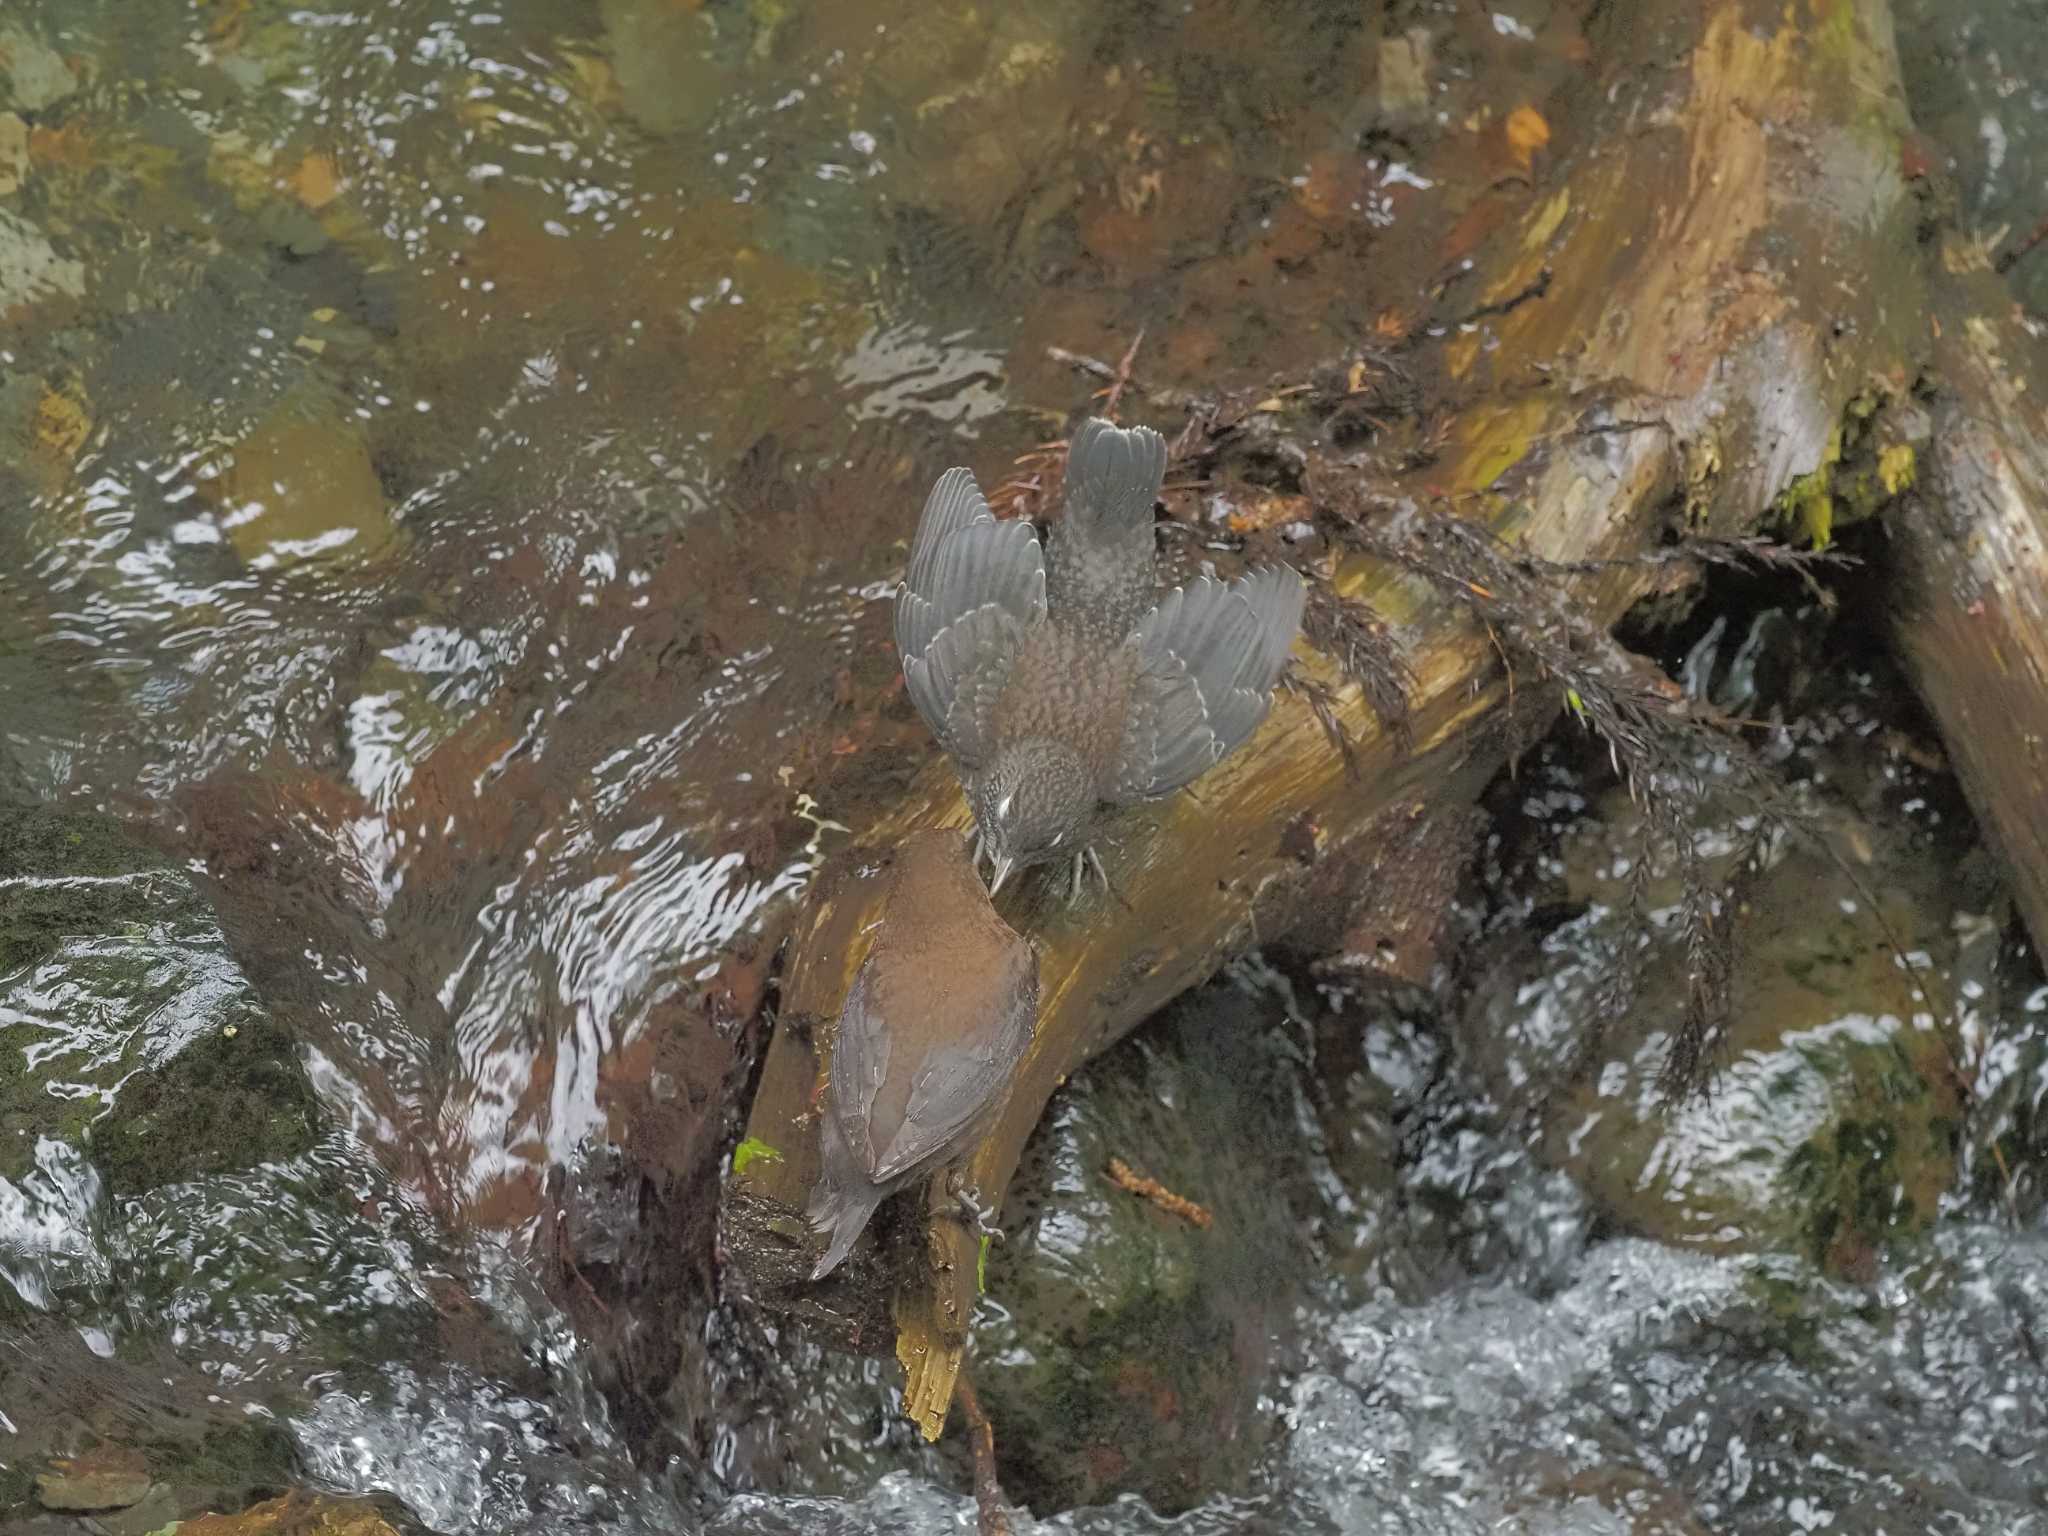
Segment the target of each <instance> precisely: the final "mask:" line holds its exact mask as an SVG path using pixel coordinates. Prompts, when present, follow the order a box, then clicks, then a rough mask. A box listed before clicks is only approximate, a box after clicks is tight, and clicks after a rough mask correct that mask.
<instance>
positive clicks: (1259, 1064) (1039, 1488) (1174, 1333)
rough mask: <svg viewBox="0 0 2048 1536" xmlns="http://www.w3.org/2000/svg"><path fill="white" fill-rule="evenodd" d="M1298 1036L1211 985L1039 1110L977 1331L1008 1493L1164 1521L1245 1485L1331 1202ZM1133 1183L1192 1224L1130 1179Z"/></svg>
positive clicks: (1241, 989)
mask: <svg viewBox="0 0 2048 1536" xmlns="http://www.w3.org/2000/svg"><path fill="white" fill-rule="evenodd" d="M1301 1038H1302V1036H1301V1026H1300V1025H1299V1024H1296V1023H1293V1022H1291V1021H1290V1019H1289V1015H1288V1009H1287V1006H1286V1003H1285V1001H1284V998H1283V997H1282V996H1281V995H1280V993H1279V992H1278V991H1277V990H1270V989H1266V988H1261V989H1260V990H1258V991H1253V990H1251V989H1250V988H1248V987H1246V986H1243V985H1239V984H1234V983H1231V982H1223V983H1219V984H1217V985H1215V986H1212V987H1210V988H1207V989H1205V990H1203V991H1202V992H1200V993H1197V994H1196V995H1195V996H1194V997H1192V998H1191V999H1189V1000H1188V1001H1186V1002H1185V1003H1183V1004H1181V1005H1179V1006H1177V1007H1176V1008H1174V1009H1173V1010H1171V1011H1170V1013H1169V1014H1168V1016H1167V1017H1166V1018H1165V1019H1163V1020H1162V1021H1160V1022H1159V1023H1157V1024H1155V1025H1154V1026H1152V1027H1151V1028H1149V1029H1148V1030H1146V1031H1145V1032H1144V1033H1142V1034H1140V1035H1138V1036H1136V1037H1134V1038H1133V1039H1132V1040H1130V1041H1129V1042H1126V1043H1125V1044H1124V1045H1122V1046H1120V1047H1118V1048H1117V1049H1116V1050H1115V1051H1113V1052H1112V1053H1110V1055H1108V1056H1107V1057H1105V1058H1104V1059H1103V1060H1101V1061H1100V1062H1098V1063H1096V1064H1094V1065H1093V1066H1091V1067H1090V1068H1089V1069H1088V1071H1087V1072H1085V1073H1084V1074H1082V1075H1081V1076H1080V1077H1078V1078H1076V1079H1075V1080H1074V1081H1073V1082H1072V1083H1070V1084H1068V1086H1067V1087H1066V1088H1065V1089H1064V1090H1062V1092H1061V1094H1060V1096H1059V1097H1058V1098H1057V1099H1056V1100H1055V1101H1054V1103H1053V1106H1052V1108H1051V1110H1050V1112H1049V1113H1048V1115H1047V1116H1046V1118H1045V1120H1044V1121H1042V1122H1041V1124H1040V1126H1039V1128H1038V1131H1037V1133H1036V1134H1035V1136H1034V1137H1033V1140H1032V1143H1031V1144H1030V1146H1029V1147H1028V1148H1027V1150H1026V1154H1025V1157H1026V1163H1025V1171H1024V1172H1023V1173H1022V1174H1021V1175H1020V1176H1019V1178H1018V1180H1017V1181H1016V1183H1015V1184H1013V1186H1012V1192H1011V1199H1010V1210H1009V1212H1008V1215H1007V1219H1006V1221H1005V1226H1006V1228H1007V1229H1008V1230H1009V1231H1010V1233H1011V1236H1012V1240H1011V1242H1010V1243H1009V1244H1008V1245H999V1246H998V1247H997V1248H996V1249H994V1250H993V1251H992V1252H991V1254H990V1257H989V1260H988V1294H989V1297H990V1299H991V1302H992V1303H993V1305H991V1306H989V1307H986V1308H984V1315H983V1316H982V1317H981V1318H980V1319H979V1320H978V1321H977V1324H976V1330H975V1340H976V1342H975V1358H974V1362H973V1365H972V1371H973V1376H974V1381H975V1385H976V1388H977V1390H978V1391H979V1393H980V1394H981V1397H982V1400H983V1402H984V1403H985V1404H986V1406H987V1411H988V1413H989V1416H990V1418H991V1420H992V1421H993V1422H994V1423H995V1424H996V1425H997V1426H999V1427H998V1430H997V1434H996V1450H997V1455H998V1457H999V1458H1000V1459H1001V1461H1002V1464H1003V1478H1004V1488H1005V1490H1006V1491H1007V1492H1008V1493H1009V1495H1010V1496H1011V1497H1012V1498H1014V1499H1017V1500H1019V1501H1020V1502H1025V1503H1029V1504H1030V1505H1031V1506H1032V1507H1033V1508H1035V1509H1039V1510H1041V1511H1050V1510H1052V1509H1059V1508H1067V1507H1070V1506H1073V1505H1078V1504H1093V1503H1098V1502H1103V1501H1105V1500H1107V1499H1110V1498H1112V1497H1114V1496H1116V1495H1118V1494H1122V1493H1137V1494H1139V1495H1142V1496H1143V1497H1144V1498H1145V1499H1146V1500H1147V1501H1148V1502H1149V1503H1150V1504H1151V1505H1152V1507H1154V1508H1155V1509H1158V1510H1161V1511H1166V1512H1172V1511H1177V1510H1182V1509H1187V1508H1189V1507H1191V1506H1192V1505H1194V1504H1196V1503H1198V1502H1200V1501H1201V1500H1202V1499H1203V1498H1205V1497H1207V1496H1209V1495H1211V1494H1214V1493H1216V1492H1218V1491H1237V1490H1239V1489H1241V1488H1242V1486H1243V1485H1244V1483H1245V1482H1246V1480H1247V1478H1248V1477H1249V1475H1250V1473H1251V1470H1252V1468H1253V1466H1254V1464H1255V1463H1256V1461H1257V1459H1258V1457H1259V1455H1260V1454H1261V1452H1262V1450H1263V1448H1264V1447H1265V1446H1266V1445H1267V1443H1268V1441H1269V1439H1270V1437H1271V1434H1272V1433H1273V1431H1274V1430H1275V1428H1276V1425H1275V1421H1274V1419H1273V1417H1272V1415H1271V1414H1270V1413H1268V1412H1264V1411H1262V1410H1261V1408H1260V1403H1261V1399H1262V1397H1263V1396H1264V1395H1266V1394H1269V1393H1271V1392H1273V1391H1275V1390H1277V1383H1278V1381H1279V1379H1280V1377H1281V1375H1282V1373H1283V1372H1284V1371H1285V1370H1286V1369H1287V1368H1288V1366H1289V1364H1290V1363H1291V1361H1292V1359H1293V1351H1294V1344H1295V1341H1294V1339H1293V1327H1294V1320H1295V1317H1296V1315H1297V1312H1298V1309H1299V1308H1300V1306H1301V1304H1302V1302H1303V1301H1304V1300H1305V1298H1306V1295H1307V1292H1308V1289H1309V1287H1310V1285H1311V1283H1312V1275H1313V1269H1314V1242H1313V1237H1312V1234H1313V1233H1314V1231H1315V1230H1316V1229H1317V1228H1318V1227H1320V1226H1321V1225H1323V1224H1324V1222H1325V1219H1326V1217H1327V1216H1328V1214H1329V1202H1331V1201H1332V1199H1333V1189H1332V1186H1333V1184H1334V1180H1333V1179H1332V1178H1331V1177H1330V1175H1329V1171H1328V1168H1327V1165H1326V1164H1322V1163H1321V1162H1320V1159H1319V1155H1318V1149H1319V1146H1320V1139H1319V1138H1318V1137H1317V1136H1316V1135H1314V1134H1313V1133H1312V1130H1311V1127H1312V1122H1313V1112H1312V1111H1311V1110H1310V1108H1309V1106H1308V1104H1307V1102H1306V1100H1305V1099H1304V1097H1303V1095H1302V1085H1301V1054H1302V1053H1301V1043H1300V1042H1301ZM1113 1163H1114V1164H1120V1165H1121V1167H1122V1169H1123V1170H1127V1171H1125V1172H1118V1171H1113V1170H1112V1164H1113ZM1132 1175H1135V1176H1136V1177H1135V1178H1134V1177H1131V1176H1132ZM1147 1178H1149V1179H1151V1180H1155V1181H1157V1183H1158V1184H1159V1185H1161V1186H1164V1190H1165V1192H1166V1193H1167V1194H1168V1195H1170V1196H1171V1197H1178V1199H1180V1200H1183V1201H1186V1202H1189V1203H1190V1205H1192V1206H1194V1207H1199V1208H1200V1216H1198V1217H1196V1218H1195V1219H1190V1216H1191V1215H1193V1214H1194V1213H1193V1212H1192V1211H1190V1210H1188V1209H1186V1208H1185V1207H1183V1208H1180V1209H1175V1208H1173V1206H1172V1201H1171V1200H1170V1199H1169V1200H1166V1201H1164V1202H1158V1203H1155V1201H1154V1200H1152V1199H1148V1198H1146V1197H1145V1196H1143V1195H1141V1194H1140V1193H1136V1192H1134V1191H1133V1190H1132V1189H1131V1188H1130V1187H1129V1186H1130V1185H1132V1184H1135V1183H1137V1182H1138V1181H1139V1180H1140V1179H1147ZM1202 1218H1206V1220H1207V1223H1208V1224H1207V1225H1202V1224H1200V1221H1201V1219H1202Z"/></svg>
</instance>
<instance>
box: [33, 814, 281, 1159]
mask: <svg viewBox="0 0 2048 1536" xmlns="http://www.w3.org/2000/svg"><path fill="white" fill-rule="evenodd" d="M0 870H5V871H7V874H8V877H7V879H6V880H5V882H4V883H0V1129H4V1130H5V1131H6V1132H8V1134H7V1135H6V1136H5V1137H4V1138H0V1176H5V1177H17V1176H19V1175H20V1173H21V1172H22V1171H24V1169H25V1167H26V1164H25V1162H24V1161H23V1160H24V1159H25V1158H27V1157H29V1156H30V1155H31V1154H32V1153H33V1151H34V1148H35V1146H36V1143H37V1139H38V1138H45V1137H54V1138H56V1139H57V1140H58V1141H60V1142H65V1143H69V1144H71V1145H74V1146H77V1147H80V1148H84V1149H86V1150H88V1151H89V1153H90V1155H91V1158H92V1161H93V1164H94V1166H95V1167H96V1168H97V1170H98V1172H99V1174H100V1176H101V1177H103V1178H104V1179H105V1180H106V1182H107V1184H108V1186H109V1187H110V1189H111V1190H112V1191H113V1192H114V1193H116V1194H120V1193H137V1192H141V1191H144V1190H148V1189H152V1188H154V1187H156V1186H157V1185H159V1184H164V1183H173V1182H179V1181H182V1180H185V1179H189V1178H193V1177H196V1176H199V1175H201V1174H206V1173H215V1172H221V1171H224V1170H228V1169H234V1168H242V1167H248V1166H252V1165H253V1164H256V1163H259V1162H268V1161H273V1160H277V1159H284V1158H289V1157H293V1156H296V1155H298V1154H299V1153H301V1152H303V1151H305V1150H306V1149H307V1148H308V1147H310V1146H311V1145H312V1144H313V1141H314V1139H315V1136H316V1134H317V1121H318V1106H317V1103H316V1101H315V1099H314V1096H313V1091H312V1088H311V1086H310V1085H309V1084H308V1083H307V1081H306V1078H305V1074H304V1073H303V1071H302V1070H301V1069H300V1066H299V1062H298V1056H297V1051H296V1048H295V1046H294V1044H293V1041H292V1040H291V1038H290V1036H289V1034H288V1033H287V1032H286V1031H285V1030H284V1029H283V1028H282V1027H281V1026H280V1025H278V1024H277V1023H276V1022H275V1021H274V1020H272V1019H270V1018H269V1017H268V1016H267V1014H266V1013H265V1012H264V1010H263V1009H262V1008H261V1007H260V1006H259V1005H258V1003H257V1001H256V999H255V997H254V995H253V993H252V992H251V990H250V988H249V985H248V982H247V981H246V979H245V978H244V977H243V976H242V974H241V971H240V969H239V968H238V967H237V966H236V964H235V961H234V959H233V957H232V956H231V955H230V954H229V953H228V949H227V941H226V938H225V936H224V935H223V934H222V932H221V930H220V926H219V924H218V922H217V921H216V920H215V919H214V917H213V914H212V912H211V910H210V908H209V907H208V906H207V905H206V903H205V901H204V900H203V899H202V898H201V896H200V895H199V893H198V891H197V890H196V889H195V888H194V887H193V885H192V882H191V879H190V877H189V876H188V875H187V874H186V873H185V872H184V871H183V870H182V869H179V868H177V867H176V866H175V865H172V864H171V863H169V862H168V861H167V860H165V859H163V858H161V857H160V856H158V855H157V854H155V853H154V852H152V851H151V850H149V849H147V848H145V847H144V846H142V845H141V844H139V843H137V842H136V841H135V840H134V839H133V838H132V837H131V836H130V835H129V834H128V833H127V832H126V831H125V830H124V829H123V828H121V827H120V826H119V825H118V824H117V823H114V822H112V821H110V820H108V819H107V818H104V817H99V816H94V815H82V814H74V813H65V812H57V811H50V810H43V809H38V808H31V807H23V806H0Z"/></svg>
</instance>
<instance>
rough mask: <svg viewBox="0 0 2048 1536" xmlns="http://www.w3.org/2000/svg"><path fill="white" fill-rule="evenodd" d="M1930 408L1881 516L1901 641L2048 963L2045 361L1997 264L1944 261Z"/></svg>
mask: <svg viewBox="0 0 2048 1536" xmlns="http://www.w3.org/2000/svg"><path fill="white" fill-rule="evenodd" d="M1943 265H1944V267H1945V268H1947V269H1948V270H1947V271H1945V272H1944V273H1943V274H1942V275H1941V276H1940V277H1939V278H1937V280H1936V284H1935V295H1934V304H1933V306H1932V314H1931V318H1930V327H1931V330H1932V331H1933V333H1934V335H1935V344H1934V368H1933V379H1934V381H1935V393H1934V398H1933V400H1932V402H1931V404H1930V406H1929V408H1928V411H1927V413H1926V417H1925V419H1924V420H1920V419H1914V418H1908V419H1906V420H1905V421H1903V422H1902V423H1900V425H1899V427H1898V429H1897V431H1898V435H1899V436H1900V438H1901V446H1904V447H1914V446H1916V444H1915V443H1914V441H1913V440H1914V439H1919V440H1920V441H1919V443H1918V444H1917V450H1918V459H1917V464H1916V469H1915V474H1914V485H1913V489H1912V491H1911V493H1910V494H1908V495H1905V496H1903V497H1901V498H1899V499H1898V500H1897V501H1896V502H1894V503H1893V504H1892V506H1891V507H1890V509H1889V510H1888V512H1887V514H1886V519H1885V528H1886V532H1887V534H1888V535H1889V538H1890V543H1891V548H1892V554H1893V559H1892V562H1891V566H1890V569H1889V570H1888V572H1887V577H1888V580H1889V582H1890V583H1891V590H1892V594H1893V595H1894V597H1895V599H1896V600H1895V601H1894V602H1892V603H1891V605H1890V614H1891V622H1892V633H1893V637H1894V641H1895V644H1896V646H1897V649H1898V652H1899V654H1900V655H1901V657H1902V658H1903V659H1904V660H1905V662H1906V665H1907V669H1908V671H1909V672H1910V673H1911V674H1912V677H1913V681H1914V686H1915V688H1916V689H1917V690H1918V692H1919V694H1920V697H1921V699H1922V700H1923V701H1924V702H1925V703H1926V705H1927V708H1928V710H1929V712H1930V713H1931V714H1932V715H1933V716H1934V718H1935V721H1936V723H1937V724H1938V725H1939V726H1940V728H1941V736H1942V740H1943V742H1944V744H1945V745H1946V746H1947V748H1948V754H1949V760H1950V762H1951V763H1952V764H1953V765H1954V767H1955V769H1956V774H1957V777H1958V778H1959V779H1960V780H1961V781H1962V785H1963V790H1964V793H1965V795H1966V796H1967V797H1968V799H1969V801H1970V806H1971V809H1973V810H1974V811H1975V812H1976V813H1977V821H1978V824H1979V826H1980V827H1982V828H1983V829H1984V831H1985V833H1986V834H1987V837H1988V841H1989V842H1990V843H1991V845H1992V846H1993V848H1994V849H1996V851H1997V852H1998V853H1999V854H2000V856H2001V858H2002V862H2003V864H2004V867H2005V872H2006V876H2007V879H2008V881H2009V883H2010V885H2011V888H2012V891H2013V896H2014V900H2015V901H2016V902H2017V904H2018V906H2019V909H2020V915H2021V917H2022V919H2023V920H2024V921H2025V922H2026V925H2027V929H2028V931H2029V932H2030V933H2031V934H2032V935H2033V937H2034V942H2035V944H2036V945H2037V946H2043V947H2044V950H2048V346H2044V344H2043V340H2042V338H2041V337H2040V336H2039V334H2038V328H2030V327H2029V325H2028V324H2027V323H2026V322H2025V321H2024V320H2023V319H2022V318H2021V317H2020V316H2019V315H2018V313H2017V312H2016V310H2015V308H2014V305H2013V301H2012V293H2011V290H2010V289H2008V288H2007V287H2006V285H2005V284H2004V282H2003V281H2001V280H2000V279H1999V278H1997V277H1996V276H1994V275H1993V273H1992V268H1991V262H1990V260H1989V258H1988V255H1987V254H1986V253H1984V252H1982V251H1979V250H1976V249H1974V248H1972V247H1970V246H1969V245H1967V244H1966V243H1965V242H1963V241H1961V240H1952V241H1951V242H1950V243H1949V245H1948V247H1947V249H1946V250H1945V252H1944V257H1943Z"/></svg>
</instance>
